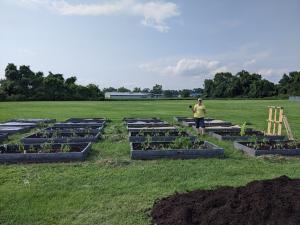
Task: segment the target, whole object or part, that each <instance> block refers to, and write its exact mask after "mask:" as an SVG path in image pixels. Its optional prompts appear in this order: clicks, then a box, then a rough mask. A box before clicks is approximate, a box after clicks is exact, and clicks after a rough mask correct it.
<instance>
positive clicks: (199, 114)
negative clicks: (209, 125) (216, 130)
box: [190, 98, 206, 135]
mask: <svg viewBox="0 0 300 225" xmlns="http://www.w3.org/2000/svg"><path fill="white" fill-rule="evenodd" d="M190 108H191V109H192V111H193V114H194V119H195V125H196V128H197V129H198V131H199V133H200V134H201V135H204V134H205V122H204V117H205V113H206V108H205V105H204V104H203V102H202V99H201V98H198V102H197V103H196V104H195V105H194V107H190Z"/></svg>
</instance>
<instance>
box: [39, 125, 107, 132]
mask: <svg viewBox="0 0 300 225" xmlns="http://www.w3.org/2000/svg"><path fill="white" fill-rule="evenodd" d="M44 130H46V131H48V132H55V131H59V132H87V133H98V132H101V131H102V130H103V126H102V127H74V128H72V127H67V128H64V127H48V128H46V129H44Z"/></svg>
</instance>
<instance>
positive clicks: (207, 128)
mask: <svg viewBox="0 0 300 225" xmlns="http://www.w3.org/2000/svg"><path fill="white" fill-rule="evenodd" d="M193 129H194V130H195V131H197V128H196V127H195V126H193ZM240 130H241V127H240V126H238V125H234V126H230V127H223V126H217V127H205V131H206V132H207V133H209V132H217V131H228V132H230V131H237V132H239V131H240Z"/></svg>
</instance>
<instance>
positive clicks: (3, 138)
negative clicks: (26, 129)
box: [0, 134, 8, 142]
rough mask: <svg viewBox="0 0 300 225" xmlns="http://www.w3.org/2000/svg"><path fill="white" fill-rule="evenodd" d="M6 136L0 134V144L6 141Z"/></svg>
mask: <svg viewBox="0 0 300 225" xmlns="http://www.w3.org/2000/svg"><path fill="white" fill-rule="evenodd" d="M7 136H8V135H7V134H0V142H3V141H5V140H6V139H7Z"/></svg>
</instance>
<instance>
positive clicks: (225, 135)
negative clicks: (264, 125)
mask: <svg viewBox="0 0 300 225" xmlns="http://www.w3.org/2000/svg"><path fill="white" fill-rule="evenodd" d="M209 135H211V136H213V137H215V138H217V139H218V140H229V141H235V140H249V139H257V140H262V139H267V140H284V139H285V138H286V137H285V136H282V135H280V136H279V135H272V136H271V135H268V136H266V135H264V133H263V132H261V131H256V130H247V131H246V132H245V135H243V136H241V133H240V132H239V131H215V132H209Z"/></svg>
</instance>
